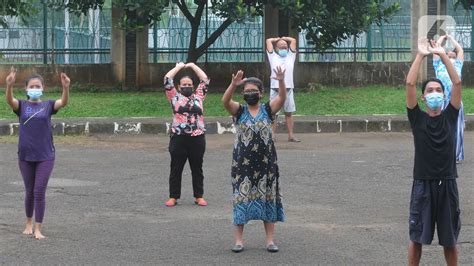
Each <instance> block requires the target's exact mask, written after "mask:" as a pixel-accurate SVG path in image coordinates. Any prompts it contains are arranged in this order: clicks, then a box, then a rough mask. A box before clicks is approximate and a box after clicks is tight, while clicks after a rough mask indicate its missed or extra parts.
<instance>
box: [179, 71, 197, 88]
mask: <svg viewBox="0 0 474 266" xmlns="http://www.w3.org/2000/svg"><path fill="white" fill-rule="evenodd" d="M178 78H179V79H178V80H179V82H178V85H179V84H181V80H182V79H184V78H188V79H190V80H191V81H192V82H193V86H194V84H196V82H195V80H194V78H193V77H191V75H187V74H185V75H182V76H179V77H178Z"/></svg>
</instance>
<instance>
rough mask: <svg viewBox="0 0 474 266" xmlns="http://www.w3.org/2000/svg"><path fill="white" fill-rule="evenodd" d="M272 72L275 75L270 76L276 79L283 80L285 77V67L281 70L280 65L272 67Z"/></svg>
mask: <svg viewBox="0 0 474 266" xmlns="http://www.w3.org/2000/svg"><path fill="white" fill-rule="evenodd" d="M273 72H274V73H275V76H274V77H272V79H276V80H284V79H285V72H286V69H285V70H283V69H282V67H280V66H277V67H276V68H274V69H273Z"/></svg>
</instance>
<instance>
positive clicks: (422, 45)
mask: <svg viewBox="0 0 474 266" xmlns="http://www.w3.org/2000/svg"><path fill="white" fill-rule="evenodd" d="M428 47H430V41H429V40H428V39H427V38H420V39H418V53H419V54H421V55H429V54H430V51H429V49H428Z"/></svg>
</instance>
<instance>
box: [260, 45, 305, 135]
mask: <svg viewBox="0 0 474 266" xmlns="http://www.w3.org/2000/svg"><path fill="white" fill-rule="evenodd" d="M288 46H289V49H288ZM266 48H267V56H268V61H269V62H270V69H276V67H277V66H280V67H282V68H283V69H284V70H285V85H286V89H287V96H286V101H285V105H284V106H283V108H282V109H283V112H284V113H285V122H286V127H287V129H288V141H289V142H300V140H299V139H297V138H296V137H295V136H294V134H293V127H294V122H293V116H292V114H293V113H294V112H295V111H296V106H295V99H294V97H293V89H294V87H295V85H294V82H293V69H294V66H295V60H296V39H294V38H291V37H281V38H268V39H267V41H266ZM274 75H275V73H272V75H271V76H272V77H273V76H274ZM276 96H278V81H277V80H275V79H273V78H270V100H271V99H273V98H274V97H276ZM276 129H277V123H276V121H275V123H274V124H273V132H274V133H276Z"/></svg>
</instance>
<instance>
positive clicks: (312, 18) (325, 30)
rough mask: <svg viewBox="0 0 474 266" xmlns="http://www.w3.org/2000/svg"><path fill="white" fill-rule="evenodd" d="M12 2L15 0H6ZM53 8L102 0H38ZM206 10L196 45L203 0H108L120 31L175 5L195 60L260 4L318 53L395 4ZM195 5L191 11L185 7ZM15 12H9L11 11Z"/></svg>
mask: <svg viewBox="0 0 474 266" xmlns="http://www.w3.org/2000/svg"><path fill="white" fill-rule="evenodd" d="M2 1H5V0H2ZM6 1H11V2H18V1H17V0H6ZM30 1H32V0H30ZM44 1H47V3H48V4H49V5H50V6H53V7H55V8H67V9H69V11H70V12H74V13H76V14H77V13H83V14H86V12H87V11H88V10H89V8H101V7H102V6H103V5H104V0H74V1H72V0H71V1H67V0H44ZM209 2H210V6H209V8H210V9H211V10H212V12H214V13H215V14H216V15H217V16H219V17H221V18H222V19H223V22H222V24H221V25H220V26H219V27H218V28H217V29H216V30H215V31H214V32H212V33H210V35H209V36H208V38H207V39H206V40H205V41H204V42H203V43H201V44H198V43H197V40H198V38H197V37H198V30H199V26H200V24H201V20H202V17H203V15H205V13H204V11H205V8H206V5H207V4H208V0H193V1H189V0H133V1H132V0H113V7H115V8H119V9H121V10H123V17H122V19H121V22H120V25H121V27H122V28H124V29H125V30H126V31H138V30H142V29H145V28H146V27H147V26H148V25H149V24H151V23H153V22H154V21H159V20H160V19H161V15H162V14H163V12H164V11H165V8H167V7H169V6H170V4H173V5H176V6H177V7H178V8H179V9H180V10H181V12H182V13H183V14H184V16H185V17H186V19H187V20H188V21H189V23H190V27H191V34H190V42H189V49H188V60H187V61H190V62H195V61H197V60H198V58H199V57H200V56H202V55H203V54H204V53H205V51H206V50H207V49H208V48H209V47H210V46H211V45H212V44H213V43H214V42H215V41H216V40H217V38H218V37H219V36H220V35H221V34H222V33H223V32H224V30H225V29H227V28H228V27H229V26H230V25H231V24H232V23H233V22H238V23H244V22H246V21H249V20H251V19H254V18H255V17H258V16H263V10H264V7H265V5H271V6H273V7H275V8H278V9H279V10H280V11H281V13H282V14H283V15H285V16H287V17H289V18H290V19H292V21H294V22H295V24H296V27H297V28H298V30H299V31H303V32H305V33H306V38H307V39H308V41H309V43H311V44H314V47H315V50H316V51H318V52H323V51H324V50H326V49H327V48H329V47H333V46H334V45H337V44H338V43H339V42H341V41H343V40H345V39H347V38H349V37H351V35H359V34H361V33H362V32H363V31H365V30H367V28H368V27H369V25H370V24H372V23H377V24H380V23H382V21H384V20H388V19H389V18H390V17H391V16H392V15H394V14H395V13H396V12H397V11H398V10H399V8H400V5H399V4H398V3H395V4H392V5H387V4H385V3H384V0H350V1H348V0H257V1H250V0H209ZM191 6H192V7H193V8H195V12H194V14H193V13H192V12H191V11H190V10H191V8H190V7H191ZM11 13H15V12H11Z"/></svg>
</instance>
